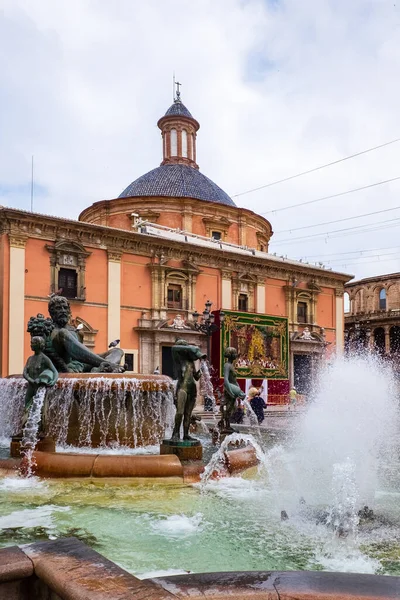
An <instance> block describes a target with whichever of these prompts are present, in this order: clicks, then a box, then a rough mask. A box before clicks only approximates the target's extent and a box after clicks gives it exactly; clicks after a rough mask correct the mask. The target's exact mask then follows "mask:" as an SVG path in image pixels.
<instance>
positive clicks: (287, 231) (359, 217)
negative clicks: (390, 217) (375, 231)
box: [274, 206, 400, 235]
mask: <svg viewBox="0 0 400 600" xmlns="http://www.w3.org/2000/svg"><path fill="white" fill-rule="evenodd" d="M399 208H400V206H395V207H394V208H385V209H383V210H376V211H374V212H370V213H364V214H363V215H356V216H354V217H344V218H343V219H335V220H334V221H325V222H324V223H316V224H315V225H303V226H302V227H292V228H291V229H283V230H282V231H275V232H274V235H278V234H280V233H292V231H299V230H300V229H311V228H312V227H322V226H323V225H332V224H333V223H342V222H343V221H352V220H354V219H362V218H363V217H371V216H372V215H379V214H381V213H386V212H391V211H393V210H398V209H399Z"/></svg>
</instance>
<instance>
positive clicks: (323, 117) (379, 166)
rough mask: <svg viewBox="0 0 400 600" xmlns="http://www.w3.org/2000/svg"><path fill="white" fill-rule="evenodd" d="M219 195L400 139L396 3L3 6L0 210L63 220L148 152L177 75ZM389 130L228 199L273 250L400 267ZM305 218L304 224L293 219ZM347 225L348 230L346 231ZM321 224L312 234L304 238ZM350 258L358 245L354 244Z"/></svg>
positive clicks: (112, 191)
mask: <svg viewBox="0 0 400 600" xmlns="http://www.w3.org/2000/svg"><path fill="white" fill-rule="evenodd" d="M174 71H175V73H176V76H177V78H178V79H179V80H180V81H181V82H182V84H183V85H182V99H183V101H184V103H185V104H186V105H187V107H188V108H189V110H190V111H191V112H192V114H193V115H194V116H195V117H196V118H197V119H198V121H199V122H200V124H201V129H200V131H199V134H198V162H199V164H200V168H201V170H202V172H203V173H205V174H206V175H207V176H209V177H210V178H211V179H213V180H214V181H215V182H216V183H218V184H219V185H220V186H221V187H222V188H223V189H224V190H225V191H227V192H228V193H229V194H230V195H231V196H235V195H237V194H241V193H242V192H246V191H247V190H250V189H253V188H257V187H260V186H263V185H266V184H269V183H271V182H274V181H276V180H279V179H283V178H286V177H289V176H291V175H294V174H296V173H299V172H302V171H305V170H308V169H312V168H314V167H317V166H319V165H323V164H324V163H328V162H331V161H335V160H337V159H340V158H342V157H345V156H348V155H351V154H354V153H357V152H360V151H362V150H366V149H368V148H372V147H374V146H377V145H380V144H383V143H385V142H389V141H391V140H394V139H396V138H400V109H399V107H400V78H399V73H400V0H301V1H299V0H218V1H215V0H190V1H189V0H146V1H145V2H143V1H139V0H0V203H1V204H3V205H8V206H14V207H17V208H21V209H27V210H29V207H30V177H31V176H30V173H31V156H32V155H34V167H35V168H34V170H35V202H34V209H35V211H37V212H41V213H48V214H54V215H60V216H65V217H70V218H76V217H77V216H78V214H79V212H80V211H81V210H82V209H83V208H85V207H86V206H88V205H89V204H91V203H92V202H95V201H97V200H101V199H105V198H114V197H116V196H118V195H119V194H120V193H121V191H122V190H123V189H124V188H125V187H126V186H127V185H128V184H129V183H130V182H131V181H133V180H134V179H136V178H137V177H138V176H140V175H142V174H143V173H145V172H147V171H149V170H150V169H152V168H154V167H156V166H157V165H158V164H159V163H160V161H161V143H160V133H159V130H158V129H157V127H156V122H157V120H158V118H159V117H160V116H161V115H162V114H163V113H164V112H165V111H166V109H167V108H168V106H169V105H170V104H171V101H172V74H173V72H174ZM399 158H400V141H399V142H397V143H393V144H390V145H388V146H386V147H384V148H381V149H379V150H376V151H374V152H370V153H367V154H365V155H362V156H360V157H358V158H354V159H352V160H348V161H344V162H342V163H339V164H338V165H335V166H332V167H329V168H324V169H321V170H319V171H316V172H314V173H311V174H309V175H305V176H303V177H299V178H296V179H293V180H291V181H289V182H285V183H281V184H279V185H274V186H270V187H266V188H263V189H261V190H259V191H256V192H252V193H247V194H242V195H239V196H237V197H234V200H235V202H236V203H237V204H238V205H239V206H243V207H246V208H249V209H251V210H254V211H256V212H258V213H262V214H264V213H265V216H266V217H267V218H268V219H269V220H270V221H271V223H272V226H273V229H274V231H275V235H274V237H273V243H271V251H272V252H277V254H279V255H287V256H289V257H291V258H303V259H304V260H308V261H309V262H319V261H321V262H323V263H324V264H326V265H327V266H328V267H332V268H333V269H335V270H341V271H345V272H347V273H353V274H355V275H356V277H365V276H372V275H374V274H380V273H385V272H394V271H399V270H400V264H399V263H400V253H399V250H400V241H399V232H400V208H399V209H396V210H388V211H386V212H381V213H380V214H375V215H370V216H368V217H362V218H357V219H351V220H347V221H342V222H336V223H331V224H325V225H320V226H318V227H309V228H306V229H305V227H306V226H309V225H317V224H321V223H327V222H330V221H337V220H338V219H346V218H349V217H356V216H359V215H365V214H366V213H371V212H377V211H385V210H386V209H393V208H394V207H396V206H399V207H400V180H398V181H393V182H391V183H387V184H384V185H377V186H374V187H371V188H369V189H365V190H361V191H359V192H354V193H351V194H347V195H344V196H339V197H336V198H333V199H329V200H323V201H320V202H315V203H312V204H306V205H304V206H301V207H297V208H290V209H288V210H282V209H283V208H285V207H287V206H292V205H295V204H301V203H302V202H308V201H310V200H316V199H318V198H321V197H325V196H330V195H334V194H339V193H341V192H345V191H348V190H351V189H355V188H360V187H365V186H368V185H371V184H375V183H377V182H380V181H385V180H388V179H393V178H396V177H400V164H399V163H400V161H399ZM298 228H302V229H298ZM351 228H357V229H351ZM317 234H322V235H317ZM361 251H362V253H361Z"/></svg>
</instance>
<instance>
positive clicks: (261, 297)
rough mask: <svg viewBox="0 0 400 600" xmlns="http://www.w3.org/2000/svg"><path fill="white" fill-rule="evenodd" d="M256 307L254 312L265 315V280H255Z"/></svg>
mask: <svg viewBox="0 0 400 600" xmlns="http://www.w3.org/2000/svg"><path fill="white" fill-rule="evenodd" d="M256 302H257V306H256V311H257V312H258V313H259V314H265V279H263V278H261V277H260V278H259V279H258V280H257V300H256Z"/></svg>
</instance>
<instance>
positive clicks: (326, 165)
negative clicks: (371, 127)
mask: <svg viewBox="0 0 400 600" xmlns="http://www.w3.org/2000/svg"><path fill="white" fill-rule="evenodd" d="M399 141H400V138H396V139H394V140H391V141H390V142H385V143H384V144H380V145H379V146H374V147H373V148H367V150H362V151H361V152H356V153H355V154H350V155H349V156H345V157H344V158H339V159H338V160H334V161H332V162H329V163H326V164H324V165H320V166H318V167H314V168H313V169H308V170H307V171H302V172H301V173H296V175H290V176H289V177H285V178H284V179H278V180H276V181H271V182H270V183H266V184H265V185H260V186H259V187H256V188H252V189H251V190H246V191H245V192H240V193H239V194H234V195H233V196H232V198H238V197H239V196H244V195H245V194H251V193H252V192H257V191H258V190H263V189H265V188H268V187H272V186H273V185H278V183H284V182H285V181H290V180H291V179H296V178H297V177H302V176H303V175H308V174H309V173H314V172H315V171H319V170H320V169H325V168H326V167H332V166H333V165H337V164H338V163H341V162H344V161H346V160H350V159H351V158H356V157H357V156H361V155H362V154H367V153H368V152H373V151H374V150H379V149H380V148H384V147H385V146H389V145H390V144H395V143H396V142H399Z"/></svg>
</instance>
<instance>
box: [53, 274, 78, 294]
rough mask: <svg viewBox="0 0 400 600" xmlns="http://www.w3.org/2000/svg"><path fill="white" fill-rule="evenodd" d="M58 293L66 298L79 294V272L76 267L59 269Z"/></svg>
mask: <svg viewBox="0 0 400 600" xmlns="http://www.w3.org/2000/svg"><path fill="white" fill-rule="evenodd" d="M57 292H58V294H59V295H61V296H65V297H66V298H76V297H77V296H78V273H77V272H76V271H75V269H63V268H61V269H60V270H59V271H58V290H57Z"/></svg>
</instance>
